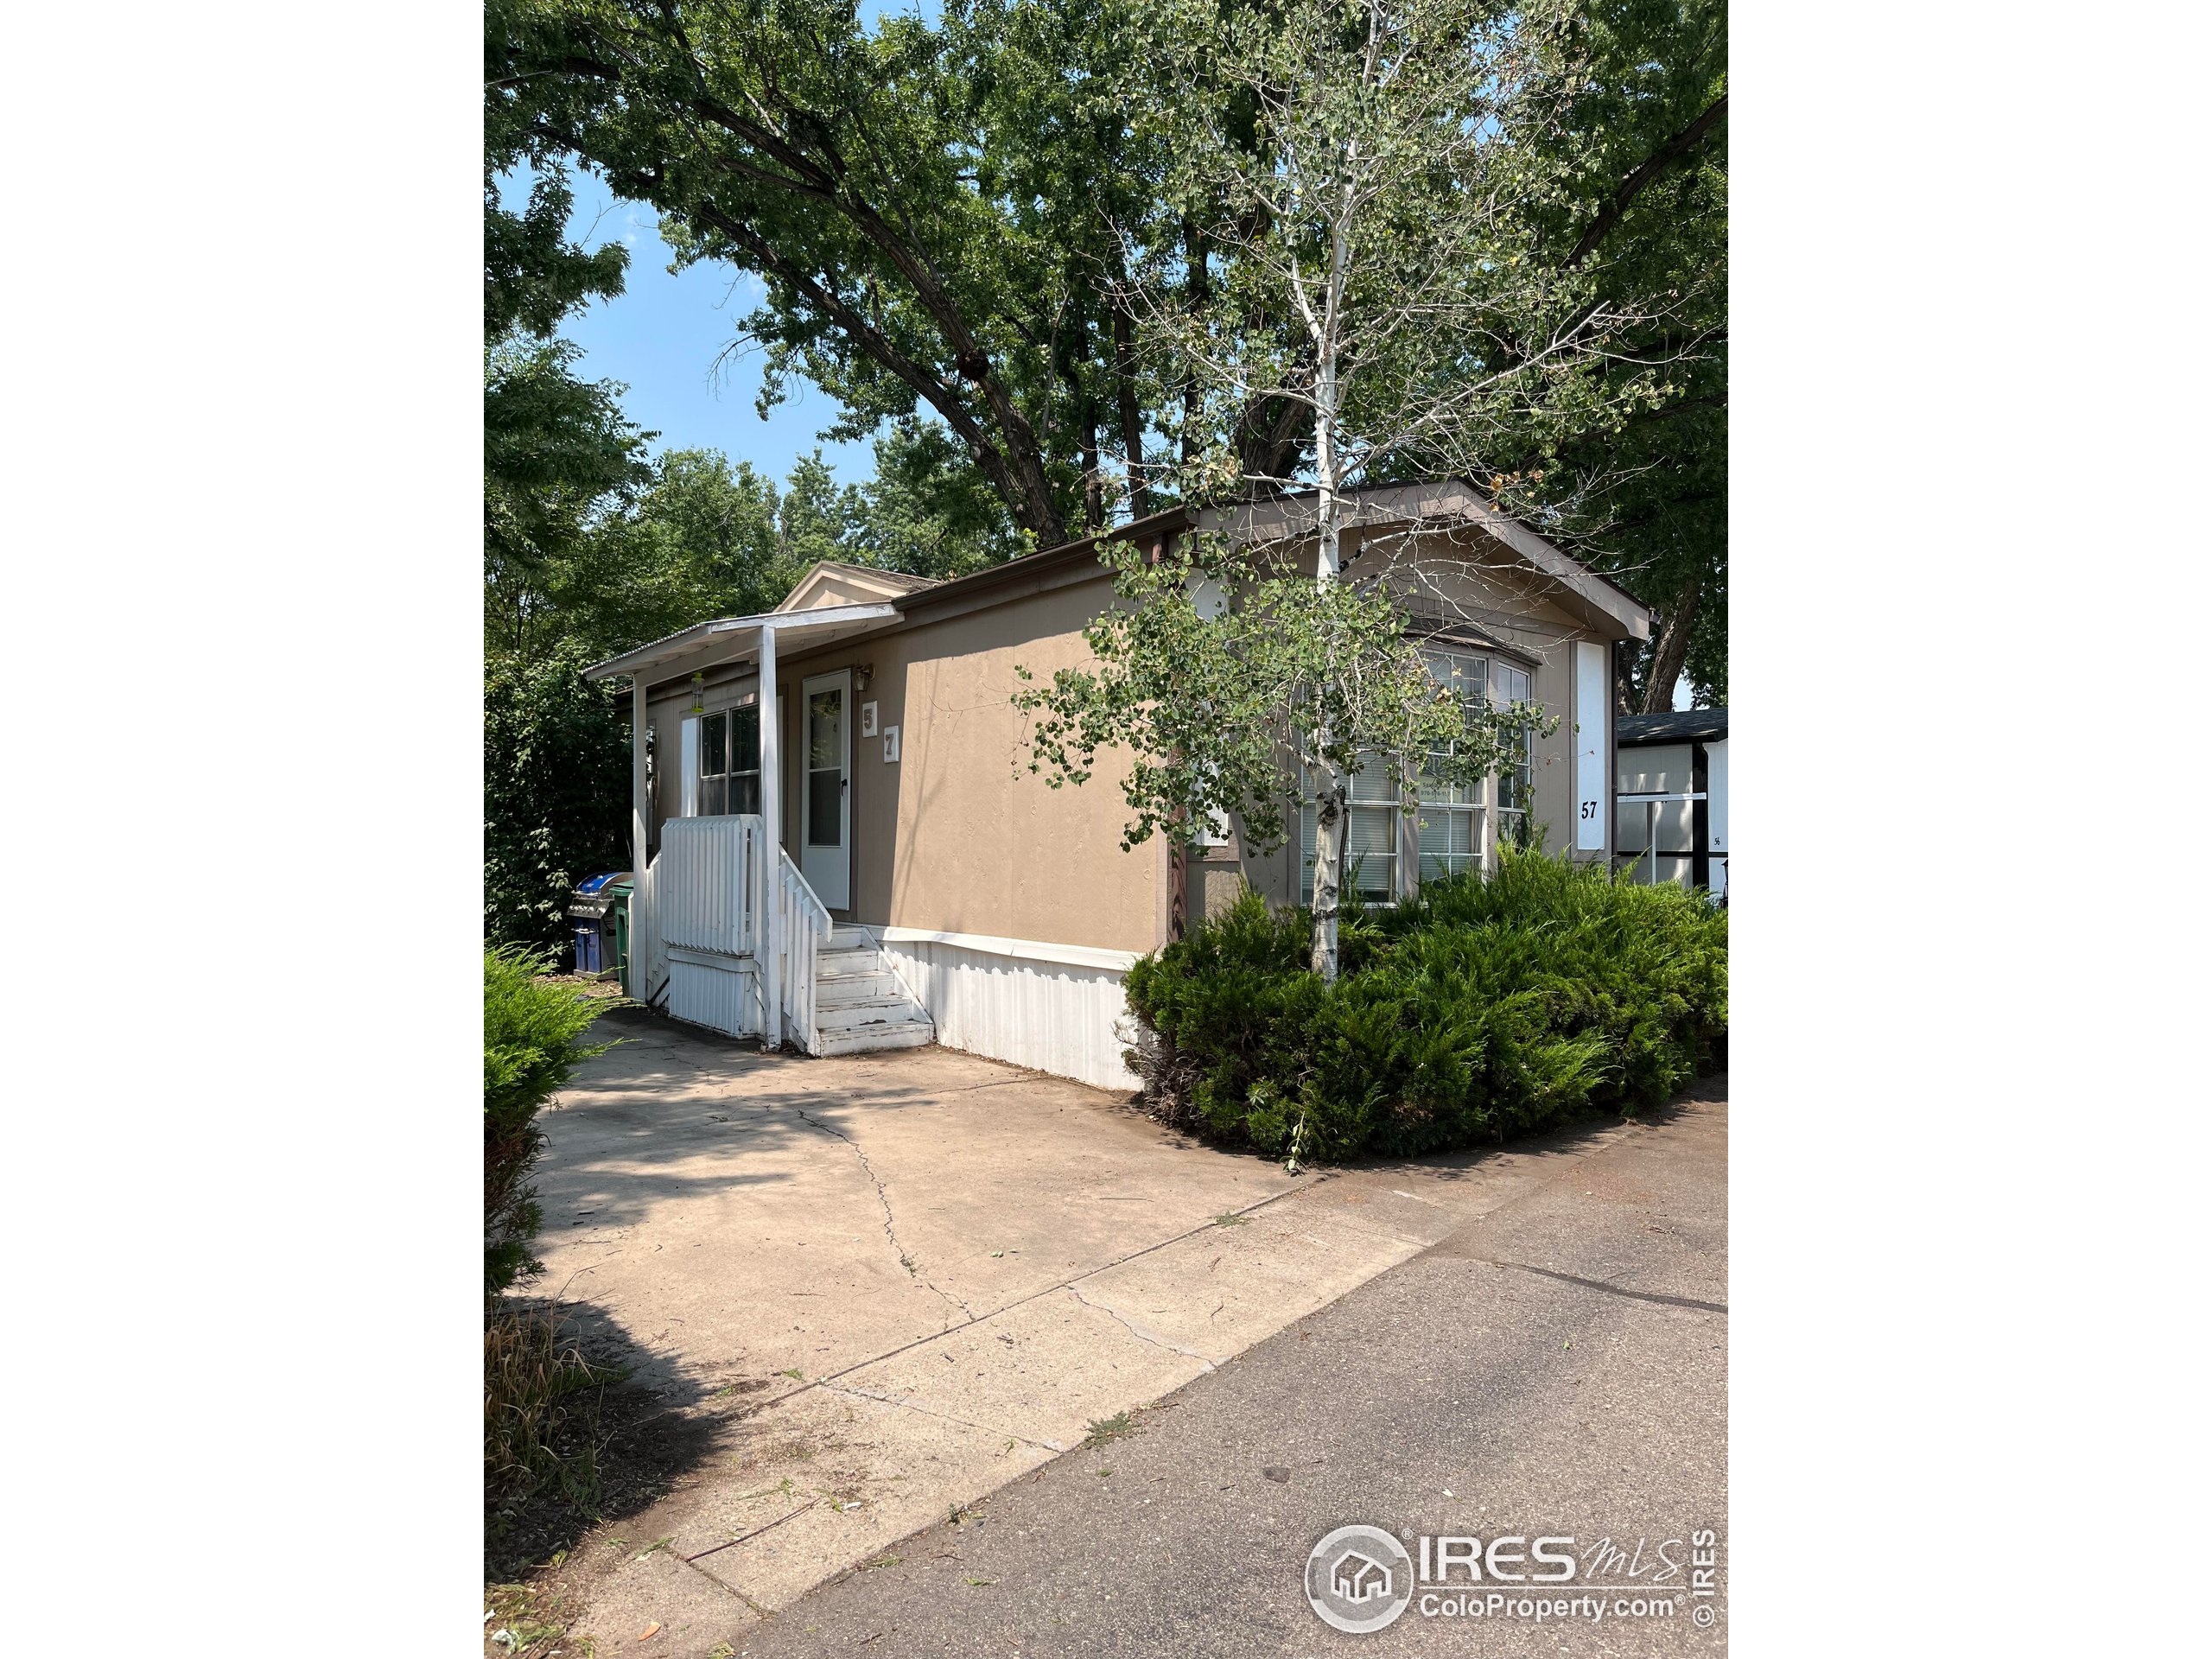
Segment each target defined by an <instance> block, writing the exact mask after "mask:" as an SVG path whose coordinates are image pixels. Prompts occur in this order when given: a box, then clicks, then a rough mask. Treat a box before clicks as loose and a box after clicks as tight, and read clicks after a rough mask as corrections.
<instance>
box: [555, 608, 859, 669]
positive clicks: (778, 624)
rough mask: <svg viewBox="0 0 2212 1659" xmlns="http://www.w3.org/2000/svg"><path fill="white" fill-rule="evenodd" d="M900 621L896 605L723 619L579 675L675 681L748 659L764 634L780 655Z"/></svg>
mask: <svg viewBox="0 0 2212 1659" xmlns="http://www.w3.org/2000/svg"><path fill="white" fill-rule="evenodd" d="M897 620H899V607H897V606H896V605H825V606H823V607H820V608H819V609H817V610H811V611H769V612H766V613H763V614H761V615H759V616H726V617H723V618H721V619H720V620H717V621H714V622H695V623H694V624H692V626H690V627H688V628H685V629H683V631H682V632H677V633H671V634H670V635H669V636H668V637H667V638H665V639H656V640H653V641H652V643H651V644H649V645H639V647H638V648H637V649H636V650H635V651H626V652H623V653H622V654H621V655H620V657H609V658H607V660H606V661H605V662H603V663H594V664H592V665H591V666H590V667H589V668H588V669H586V670H584V677H585V678H586V679H588V680H608V679H613V678H616V677H622V676H626V677H630V678H632V679H635V680H641V681H652V680H664V679H674V678H677V677H679V676H681V675H683V674H685V673H688V672H689V671H690V669H691V667H692V666H693V665H694V664H696V665H698V666H702V667H703V666H705V665H706V663H707V661H708V660H709V658H711V660H712V661H713V662H715V663H717V664H720V663H727V662H731V661H734V660H735V659H737V658H744V657H748V656H752V655H753V654H754V653H756V652H759V651H760V639H761V636H762V635H763V634H764V633H772V634H774V635H775V637H776V649H777V651H778V652H779V653H780V652H783V651H785V650H786V649H788V648H790V647H791V645H799V646H803V647H804V649H806V650H809V651H811V650H812V649H814V648H815V647H816V646H817V645H831V644H834V643H835V642H836V641H837V640H839V639H849V638H850V637H852V636H854V635H855V634H862V633H871V632H874V631H875V630H876V629H878V628H880V627H883V626H886V625H887V624H889V623H893V622H896V621H897Z"/></svg>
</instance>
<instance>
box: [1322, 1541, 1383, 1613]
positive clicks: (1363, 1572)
mask: <svg viewBox="0 0 2212 1659" xmlns="http://www.w3.org/2000/svg"><path fill="white" fill-rule="evenodd" d="M1329 1577H1330V1584H1331V1586H1332V1588H1333V1589H1334V1590H1335V1591H1336V1592H1337V1593H1338V1595H1339V1596H1342V1597H1343V1598H1344V1599H1345V1600H1346V1601H1350V1602H1362V1601H1372V1600H1374V1599H1375V1598H1376V1597H1377V1596H1387V1595H1389V1593H1390V1569H1389V1567H1385V1566H1383V1563H1382V1562H1380V1561H1378V1560H1374V1559H1372V1558H1371V1557H1370V1556H1366V1555H1363V1554H1360V1553H1359V1552H1358V1551H1357V1550H1356V1549H1355V1550H1354V1551H1352V1552H1351V1554H1349V1555H1346V1556H1344V1557H1343V1558H1342V1559H1341V1560H1338V1562H1337V1564H1336V1566H1334V1567H1332V1568H1330V1569H1329Z"/></svg>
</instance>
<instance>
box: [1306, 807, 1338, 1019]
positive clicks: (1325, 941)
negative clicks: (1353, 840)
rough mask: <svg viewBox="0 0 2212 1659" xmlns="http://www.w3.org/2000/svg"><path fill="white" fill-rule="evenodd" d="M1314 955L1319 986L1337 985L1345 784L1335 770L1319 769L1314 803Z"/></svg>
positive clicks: (1314, 965) (1313, 960) (1313, 965)
mask: <svg viewBox="0 0 2212 1659" xmlns="http://www.w3.org/2000/svg"><path fill="white" fill-rule="evenodd" d="M1313 805H1314V812H1313V817H1314V828H1313V959H1312V963H1311V966H1312V967H1313V971H1314V972H1315V973H1317V974H1319V975H1320V976H1321V982H1322V983H1323V984H1325V985H1333V984H1335V983H1336V982H1337V971H1338V969H1337V912H1338V901H1339V900H1340V899H1342V897H1343V894H1344V778H1343V776H1342V775H1341V774H1340V773H1339V772H1338V771H1337V769H1336V768H1335V767H1334V766H1325V767H1324V768H1323V769H1322V783H1321V786H1320V789H1319V791H1318V798H1316V800H1315V801H1314V804H1313Z"/></svg>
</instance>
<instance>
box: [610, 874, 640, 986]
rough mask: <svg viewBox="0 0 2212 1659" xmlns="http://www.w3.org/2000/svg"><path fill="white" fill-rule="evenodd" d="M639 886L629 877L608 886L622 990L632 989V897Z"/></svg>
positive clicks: (616, 965) (615, 960) (615, 962)
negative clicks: (611, 902)
mask: <svg viewBox="0 0 2212 1659" xmlns="http://www.w3.org/2000/svg"><path fill="white" fill-rule="evenodd" d="M637 890H638V884H637V883H636V882H634V881H632V880H630V878H629V877H628V876H624V877H623V878H622V879H621V880H620V881H615V882H611V883H609V884H608V886H607V896H608V897H609V898H611V899H613V900H614V965H615V967H616V968H617V969H620V972H621V975H622V988H623V989H624V990H628V989H629V988H630V895H631V894H632V893H635V892H636V891H637Z"/></svg>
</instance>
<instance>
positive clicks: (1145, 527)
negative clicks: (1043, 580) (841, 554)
mask: <svg viewBox="0 0 2212 1659" xmlns="http://www.w3.org/2000/svg"><path fill="white" fill-rule="evenodd" d="M1197 518H1198V513H1197V512H1196V511H1195V510H1194V509H1192V508H1190V507H1170V508H1168V509H1167V510H1166V512H1155V513H1152V514H1149V515H1148V516H1147V517H1145V518H1136V519H1132V520H1131V521H1130V522H1129V523H1128V524H1123V525H1122V526H1121V527H1120V528H1119V529H1118V530H1110V531H1103V532H1102V533H1100V534H1098V535H1096V536H1085V537H1083V538H1082V539H1081V540H1080V541H1073V542H1062V543H1060V544H1059V545H1058V546H1057V547H1045V548H1039V550H1037V551H1036V552H1034V553H1024V554H1022V555H1020V556H1019V557H1017V558H1011V559H1008V560H1007V562H1006V563H1003V564H994V565H988V566H986V567H985V568H984V569H981V570H974V571H970V572H969V574H968V575H964V576H955V577H954V578H953V579H952V580H951V581H950V582H938V584H937V585H936V586H935V587H933V588H924V589H923V590H921V591H920V592H918V593H914V594H902V595H901V596H900V597H899V598H897V599H894V600H893V601H892V603H893V604H894V605H896V606H898V607H899V610H900V611H901V612H902V613H912V612H914V611H918V610H922V609H925V608H932V607H935V606H937V605H938V603H939V602H940V601H942V602H946V603H957V602H958V601H963V600H966V599H968V598H969V597H971V596H972V595H975V594H982V593H986V592H988V591H989V590H990V589H991V588H996V587H1000V586H1002V585H1004V584H1006V583H1009V582H1020V580H1021V579H1022V578H1024V577H1025V576H1033V575H1044V574H1045V573H1046V572H1047V571H1051V570H1055V569H1058V568H1059V567H1060V566H1062V565H1065V564H1070V563H1076V562H1077V561H1079V560H1082V559H1084V558H1089V559H1092V560H1096V558H1097V557H1098V549H1099V546H1100V544H1101V543H1105V542H1129V541H1138V540H1141V539H1142V538H1143V537H1146V536H1147V535H1152V534H1156V533H1158V532H1160V531H1166V530H1174V531H1184V530H1188V529H1189V528H1190V527H1191V525H1192V523H1193V522H1195V521H1196V519H1197Z"/></svg>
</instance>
